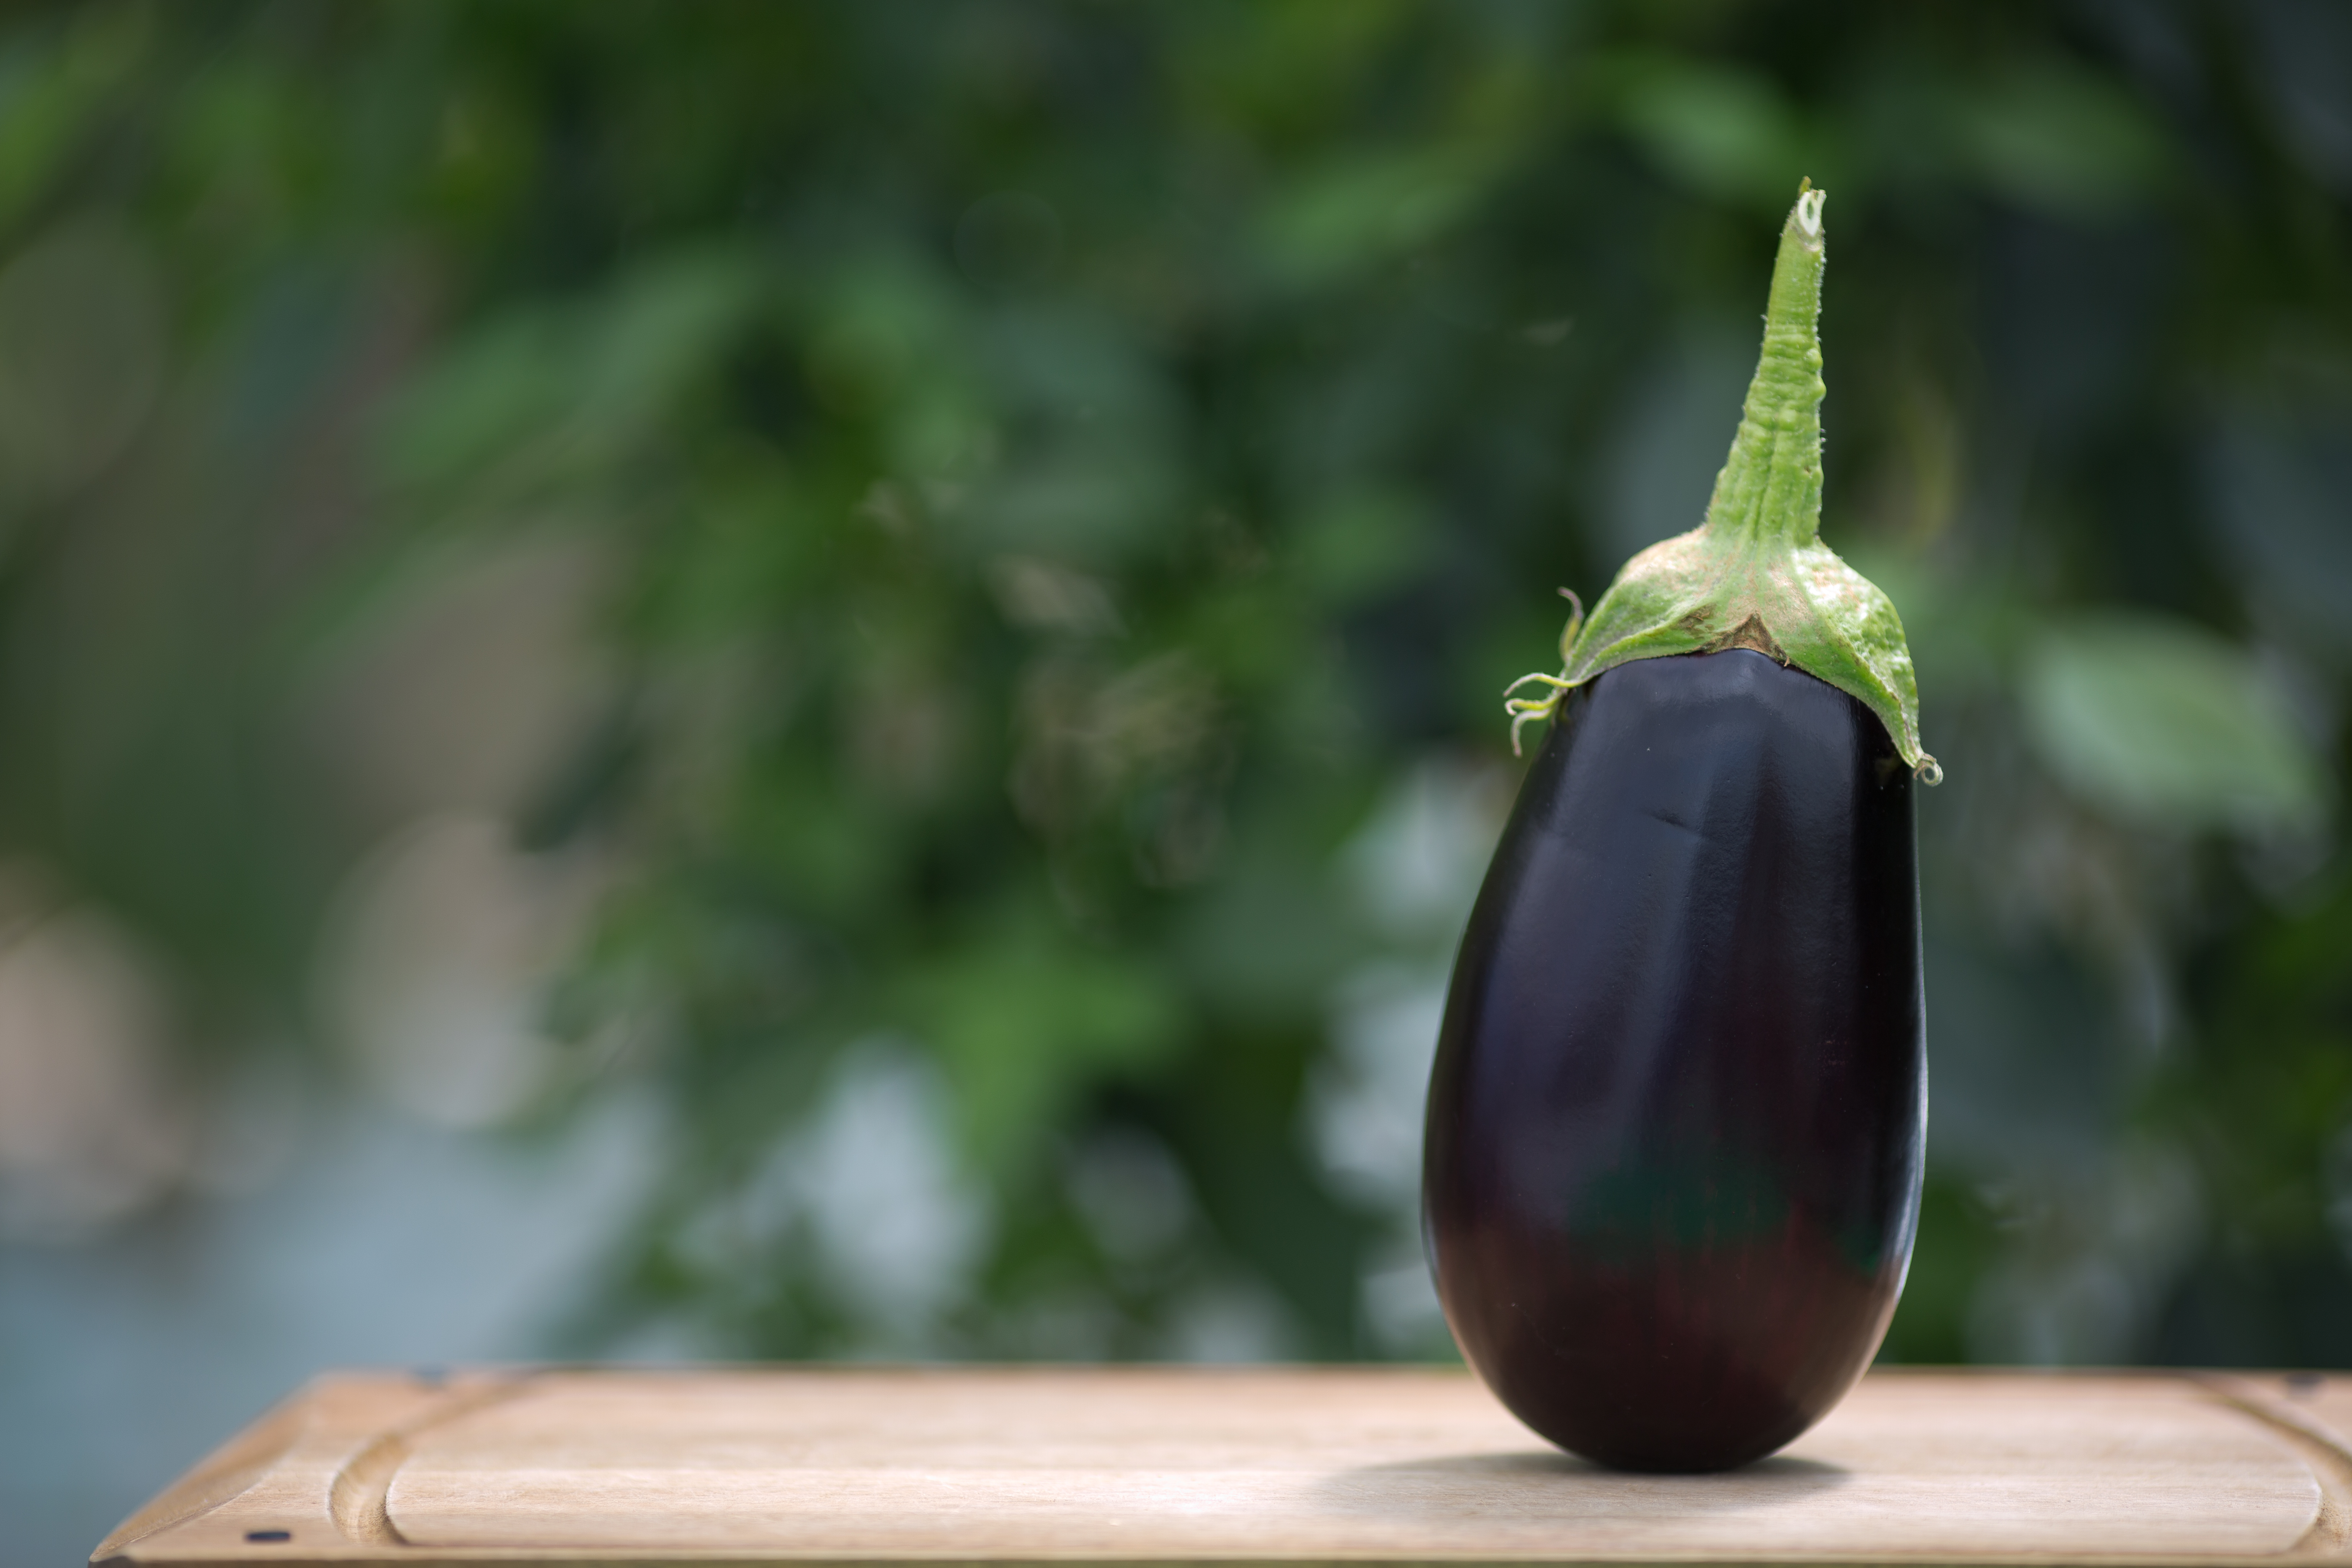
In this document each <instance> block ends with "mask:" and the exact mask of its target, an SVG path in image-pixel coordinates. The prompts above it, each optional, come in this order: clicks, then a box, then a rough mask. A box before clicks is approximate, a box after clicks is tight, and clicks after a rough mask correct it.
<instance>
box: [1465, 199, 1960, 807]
mask: <svg viewBox="0 0 2352 1568" xmlns="http://www.w3.org/2000/svg"><path fill="white" fill-rule="evenodd" d="M1826 196H1827V193H1825V192H1822V191H1818V190H1815V189H1814V188H1813V185H1812V182H1811V181H1810V180H1808V181H1806V182H1805V183H1804V184H1801V185H1800V186H1799V187H1798V192H1797V205H1795V206H1794V207H1792V208H1791V209H1790V213H1789V221H1788V222H1787V223H1786V224H1785V225H1784V226H1782V227H1781V230H1780V256H1779V258H1778V259H1776V260H1775V261H1774V262H1773V265H1772V291H1771V295H1770V298H1769V303H1768V304H1767V306H1766V309H1765V313H1764V346H1763V350H1762V352H1761V353H1759V356H1758V358H1757V363H1756V379H1755V380H1754V381H1752V382H1750V383H1749V384H1748V401H1747V403H1746V405H1744V406H1743V407H1742V408H1741V410H1740V416H1739V431H1738V434H1737V435H1736V436H1734V437H1732V440H1731V455H1730V457H1729V458H1727V459H1726V460H1725V462H1724V465H1723V471H1722V472H1721V473H1719V474H1717V476H1716V480H1715V497H1714V499H1713V500H1710V501H1709V502H1708V503H1707V509H1706V521H1704V522H1702V523H1700V524H1699V525H1698V527H1696V528H1695V529H1693V530H1691V531H1689V532H1688V533H1684V534H1677V535H1676V536H1675V537H1674V538H1672V539H1668V540H1663V541H1661V542H1658V543H1656V544H1654V545H1652V546H1650V547H1649V548H1648V549H1647V550H1644V551H1643V552H1641V553H1640V554H1638V555H1636V556H1634V557H1633V559H1632V560H1631V561H1628V562H1627V563H1625V566H1624V570H1622V571H1621V572H1620V573H1618V574H1617V580H1616V581H1615V582H1614V583H1612V584H1610V585H1609V591H1608V592H1607V593H1606V594H1603V595H1601V602H1600V603H1599V604H1597V605H1593V606H1592V613H1591V615H1590V616H1587V615H1585V614H1584V613H1583V607H1582V605H1580V604H1579V605H1577V606H1576V610H1575V613H1574V614H1572V615H1571V616H1570V619H1569V623H1568V629H1567V630H1566V631H1564V632H1562V633H1561V634H1560V639H1559V641H1560V658H1561V659H1562V661H1563V662H1562V666H1561V668H1560V672H1559V674H1558V675H1543V674H1535V675H1524V676H1521V677H1520V678H1519V679H1517V680H1515V681H1513V682H1512V683H1511V685H1510V686H1509V688H1508V689H1506V690H1505V692H1504V694H1503V695H1504V699H1505V702H1504V708H1505V711H1506V712H1507V713H1508V714H1509V715H1510V718H1511V749H1512V750H1513V751H1515V752H1516V751H1517V749H1518V744H1519V731H1520V729H1521V728H1522V727H1523V726H1524V725H1526V724H1528V722H1529V721H1536V720H1549V719H1550V718H1551V716H1552V715H1553V714H1554V713H1555V712H1557V711H1558V710H1559V701H1560V698H1561V696H1562V695H1563V694H1564V693H1566V692H1568V691H1570V690H1571V689H1574V688H1576V687H1578V686H1581V685H1583V684H1584V683H1585V682H1586V681H1588V680H1591V679H1592V678H1593V677H1594V676H1596V675H1599V674H1600V673H1601V671H1603V670H1606V669H1613V668H1616V667H1617V666H1618V665H1621V664H1626V663H1630V662H1631V661H1633V660H1634V659H1637V658H1671V657H1674V656H1676V655H1680V654H1693V653H1717V652H1720V651H1721V650H1723V649H1725V648H1731V647H1749V648H1754V649H1756V650H1757V651H1759V652H1760V653H1766V654H1769V655H1770V656H1771V657H1772V658H1777V659H1779V660H1780V662H1781V663H1782V664H1784V665H1793V666H1795V667H1796V668H1799V669H1801V670H1803V671H1804V672H1805V673H1806V674H1808V675H1811V676H1813V677H1814V678H1816V679H1821V680H1825V681H1827V682H1828V683H1829V684H1831V685H1832V686H1834V687H1836V688H1837V689H1839V690H1841V691H1844V692H1847V693H1849V694H1851V695H1852V696H1853V697H1855V698H1856V699H1858V700H1861V701H1862V702H1863V703H1864V705H1865V706H1867V707H1868V708H1869V709H1870V710H1871V711H1872V712H1874V713H1875V714H1877V715H1878V717H1879V719H1880V721H1882V722H1884V723H1885V726H1886V730H1887V733H1888V734H1890V735H1892V736H1893V737H1894V739H1895V749H1896V750H1897V751H1899V752H1901V753H1902V755H1903V760H1904V761H1905V762H1906V763H1909V764H1910V766H1911V768H1912V770H1913V772H1914V773H1916V774H1917V775H1918V776H1919V779H1920V780H1921V782H1922V783H1925V784H1940V783H1942V782H1943V777H1944V771H1943V769H1942V768H1941V767H1939V766H1938V765H1937V762H1936V759H1935V758H1934V757H1932V756H1929V755H1928V754H1927V751H1926V750H1925V749H1924V748H1923V747H1922V746H1921V745H1920V743H1919V687H1918V681H1917V679H1916V676H1915V674H1914V673H1913V670H1912V668H1911V649H1910V646H1909V644H1908V643H1907V642H1906V640H1905V638H1904V636H1903V621H1902V617H1901V616H1897V615H1896V614H1895V606H1894V605H1893V604H1892V603H1891V602H1889V600H1888V599H1887V597H1886V595H1885V594H1883V593H1881V592H1879V590H1878V589H1877V587H1876V586H1875V585H1874V584H1872V583H1871V582H1870V581H1869V580H1868V579H1866V578H1864V576H1863V575H1862V574H1860V573H1859V572H1856V571H1855V570H1854V569H1853V567H1851V566H1848V565H1847V564H1846V563H1844V562H1843V561H1842V560H1840V559H1839V558H1838V555H1837V552H1835V551H1833V550H1832V549H1831V548H1830V547H1829V546H1828V545H1826V544H1823V543H1822V542H1821V526H1822V397H1823V396H1824V395H1826V394H1827V392H1828V388H1827V386H1826V385H1824V384H1823V383H1822V342H1821V332H1820V321H1821V313H1822V268H1823V265H1824V263H1825V261H1826V260H1827V258H1828V234H1827V231H1826V229H1825V228H1824V227H1823V226H1822V205H1823V203H1824V201H1825V200H1826ZM1563 592H1564V590H1563ZM1573 597H1574V596H1573V595H1570V598H1571V599H1573ZM1530 685H1532V686H1537V687H1540V688H1542V694H1541V695H1539V696H1533V697H1522V696H1518V695H1517V692H1519V691H1520V690H1521V689H1523V688H1526V687H1528V686H1530Z"/></svg>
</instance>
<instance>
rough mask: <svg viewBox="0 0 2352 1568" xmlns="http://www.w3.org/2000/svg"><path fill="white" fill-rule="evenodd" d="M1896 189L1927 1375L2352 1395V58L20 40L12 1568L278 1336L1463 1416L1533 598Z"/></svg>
mask: <svg viewBox="0 0 2352 1568" xmlns="http://www.w3.org/2000/svg"><path fill="white" fill-rule="evenodd" d="M1801 175H1810V176H1811V178H1812V179H1813V180H1814V181H1815V183H1817V184H1822V185H1824V186H1826V187H1827V189H1828V190H1829V191H1830V193H1831V199H1830V203H1829V207H1828V212H1827V217H1828V224H1829V230H1830V234H1831V238H1832V258H1833V259H1832V269H1831V272H1830V275H1829V283H1828V294H1827V306H1826V312H1825V315H1824V319H1823V323H1822V334H1823V337H1824V340H1825V344H1826V353H1827V363H1828V371H1827V374H1828V381H1829V385H1830V399H1829V403H1828V405H1827V408H1826V410H1825V418H1826V421H1827V424H1828V427H1829V430H1830V433H1831V440H1830V446H1829V497H1828V504H1827V510H1826V513H1825V519H1824V530H1823V531H1824V536H1825V537H1826V538H1827V539H1828V540H1829V541H1830V542H1832V544H1833V545H1834V546H1836V547H1837V548H1838V549H1840V550H1841V551H1842V552H1845V553H1846V554H1847V555H1848V557H1849V559H1851V560H1853V562H1854V563H1856V564H1857V565H1858V566H1859V567H1861V568H1862V569H1863V570H1864V572H1865V573H1867V574H1870V575H1871V576H1873V577H1874V578H1875V579H1876V580H1877V581H1878V582H1879V583H1880V584H1882V585H1884V586H1885V587H1886V588H1887V589H1888V590H1889V591H1890V592H1891V593H1892V594H1893V595H1894V596H1895V600H1896V602H1897V603H1898V604H1899V605H1901V607H1902V609H1903V612H1904V615H1905V617H1906V621H1907V622H1908V624H1909V627H1910V632H1911V638H1912V644H1913V647H1914V650H1915V652H1916V657H1917V661H1918V666H1919V670H1920V680H1921V687H1922V689H1923V693H1924V699H1925V712H1926V734H1927V742H1928V744H1929V746H1930V747H1931V748H1932V749H1933V750H1934V751H1935V752H1936V753H1937V755H1938V756H1939V757H1940V758H1941V759H1942V760H1943V762H1944V763H1945V765H1946V767H1947V769H1948V773H1949V780H1950V782H1948V784H1946V785H1945V786H1944V787H1943V788H1941V789H1940V790H1937V791H1933V792H1924V793H1923V794H1922V796H1921V801H1920V833H1921V839H1922V848H1923V853H1924V877H1925V900H1926V918H1927V933H1928V934H1927V942H1928V951H1927V968H1928V989H1929V995H1930V1018H1931V1025H1930V1039H1931V1052H1932V1058H1933V1063H1934V1068H1933V1071H1934V1117H1933V1125H1932V1132H1931V1148H1930V1160H1931V1173H1930V1177H1929V1184H1928V1189H1927V1206H1926V1213H1925V1218H1924V1221H1923V1224H1922V1228H1921V1232H1920V1237H1919V1244H1918V1254H1917V1261H1916V1266H1915V1268H1914V1269H1913V1272H1912V1276H1911V1281H1910V1287H1909V1291H1908V1293H1907V1295H1906V1297H1905V1300H1904V1303H1903V1307H1902V1310H1901V1312H1900V1315H1899V1316H1898V1317H1897V1319H1896V1321H1895V1328H1894V1331H1893V1334H1892V1336H1891V1338H1890V1339H1889V1341H1888V1342H1887V1348H1886V1351H1885V1355H1886V1356H1887V1357H1888V1358H1891V1359H1895V1360H1910V1361H1969V1360H1975V1361H2000V1362H2023V1363H2241V1364H2246V1363H2258V1364H2287V1365H2295V1364H2323V1365H2343V1364H2347V1363H2352V956H2347V955H2352V858H2347V852H2346V849H2345V847H2344V841H2343V837H2342V835H2341V831H2340V830H2341V809H2340V808H2341V793H2340V781H2341V780H2342V778H2343V776H2344V769H2345V764H2346V761H2347V757H2346V741H2345V723H2344V718H2345V714H2344V704H2345V700H2346V698H2347V694H2352V612H2347V600H2352V11H2347V10H2346V9H2344V8H2343V7H2341V6H2339V5H2332V4H2328V3H2326V0H2245V3H2242V4H2235V5H2219V4H2206V3H2200V0H2072V3H2069V4H2062V5H2040V4H2035V5H2028V4H2022V3H2016V4H2000V3H1996V4H1987V3H1985V0H1945V3H1930V4H1922V5H1906V6H1899V7H1891V6H1879V5H1863V4H1859V3H1856V4H1847V5H1833V4H1818V3H1817V4H1809V5H1797V4H1793V3H1790V4H1760V3H1759V4H1740V3H1737V0H1675V3H1673V4H1648V5H1630V4H1614V5H1612V4H1601V3H1594V4H1586V5H1568V4H1555V3H1550V0H1445V3H1444V4H1439V3H1436V0H1428V3H1422V4H1415V3H1407V0H1282V3H1269V4H1260V3H1244V0H1183V3H1182V4H1176V3H1172V0H1171V3H1164V4H1131V5H1111V4H1107V3H1101V0H1068V3H1064V4H1050V3H1045V0H1034V3H1025V4H1014V3H1011V0H999V3H989V0H959V3H946V0H942V3H939V4H923V5H916V4H866V3H863V0H856V3H853V0H837V3H831V4H807V5H794V6H778V5H754V4H741V5H735V4H723V3H715V0H714V3H706V4H701V5H692V6H682V5H653V4H635V3H621V0H607V3H605V4H602V5H596V6H593V7H586V6H576V5H557V4H552V3H547V4H534V3H525V0H499V3H479V4H474V5H448V4H430V3H418V4H409V5H398V6H394V5H365V4H341V5H316V4H310V5H296V4H275V5H229V4H213V3H184V4H176V5H161V4H121V3H110V0H97V3H86V4H77V5H70V6H51V7H38V6H16V7H12V8H10V9H9V10H8V11H7V12H6V14H5V17H0V1517H5V1518H6V1520H7V1521H8V1525H9V1528H8V1529H7V1531H5V1533H0V1562H5V1563H9V1564H16V1563H27V1564H29V1563H59V1562H70V1561H78V1560H79V1558H80V1557H81V1556H82V1555H83V1554H84V1553H86V1552H88V1550H89V1547H90V1546H91V1545H92V1544H93V1543H94V1542H96V1540H97V1539H98V1537H99V1536H100V1534H102V1533H103V1532H104V1531H106V1530H107V1529H108V1528H109V1527H110V1525H111V1524H112V1523H113V1521H115V1520H116V1519H117V1518H119V1517H120V1516H121V1515H122V1514H123V1513H125V1512H126V1511H128V1510H130V1509H131V1507H132V1506H133V1505H134V1504H135V1503H136V1502H138V1501H139V1500H141V1499H142V1497H143V1496H144V1495H145V1494H147V1493H149V1492H150V1491H152V1489H155V1488H157V1487H159V1486H161V1485H162V1484H163V1482H164V1481H165V1480H166V1479H169V1477H170V1476H171V1475H172V1474H173V1473H174V1472H175V1471H177V1470H178V1469H179V1468H182V1467H183V1466H184V1465H185V1464H186V1463H188V1462H189V1461H191V1460H193V1459H194V1458H195V1457H196V1455H197V1454H198V1453H199V1452H201V1451H202V1450H203V1449H204V1448H205V1447H207V1446H209V1445H210V1444H211V1443H212V1442H213V1441H215V1440H216V1439H217V1438H219V1437H221V1436H224V1435H226V1433H227V1432H228V1431H229V1430H230V1429H231V1428H232V1427H233V1426H236V1425H237V1424H239V1423H241V1422H243V1421H245V1420H246V1419H247V1418H249V1417H250V1416H251V1415H254V1414H255V1413H256V1412H257V1410H258V1409H259V1408H260V1407H261V1406H263V1405H265V1404H267V1403H268V1402H269V1401H270V1400H272V1399H274V1398H275V1397H277V1396H278V1394H281V1393H283V1392H284V1391H285V1390H286V1389H288V1388H289V1387H290V1386H291V1385H292V1384H294V1383H296V1382H297V1381H298V1380H299V1379H300V1378H301V1377H302V1376H304V1375H305V1374H306V1373H309V1372H310V1371H311V1370H312V1369H313V1368H315V1367H317V1366H320V1365H321V1364H325V1363H394V1364H398V1363H438V1362H444V1361H457V1360H469V1359H480V1358H515V1357H543V1356H590V1355H593V1356H612V1357H630V1358H640V1359H662V1358H675V1357H734V1356H782V1357H793V1356H887V1357H919V1356H951V1357H1050V1358H1095V1357H1171V1358H1183V1357H1195V1358H1208V1359H1220V1360H1230V1359H1248V1358H1266V1357H1308V1358H1381V1357H1407V1358H1423V1357H1443V1356H1447V1355H1450V1354H1451V1353H1452V1352H1451V1351H1450V1348H1449V1346H1448V1343H1447V1341H1446V1339H1445V1335H1444V1327H1443V1324H1442V1322H1441V1321H1440V1320H1439V1318H1438V1316H1437V1313H1436V1310H1435V1304H1434V1300H1433V1296H1432V1293H1431V1290H1430V1288H1429V1286H1428V1283H1427V1281H1426V1278H1425V1275H1424V1272H1423V1264H1422V1261H1421V1254H1420V1247H1419V1242H1418V1239H1417V1235H1416V1225H1415V1215H1414V1197H1415V1188H1416V1182H1417V1170H1416V1163H1417V1158H1418V1145H1419V1115H1420V1104H1421V1095H1422V1089H1423V1078H1424V1076H1425V1073H1426V1070H1427V1064H1428V1059H1429V1057H1430V1053H1431V1049H1432V1044H1433V1034H1434V1026H1435V1018H1436V1014H1437V1010H1438V1006H1439V1003H1440V999H1441V996H1442V993H1443V986H1444V978H1445V973H1446V966H1447V963H1448V960H1449V958H1450V956H1451V951H1452V947H1453V943H1454V939H1455V937H1456V935H1457V933H1458V931H1459V928H1460V924H1461V921H1462V920H1463V918H1464V915H1465V911H1466V909H1467V906H1468V901H1469V900H1470V898H1471V897H1472V895H1473V893H1474V892H1475V889H1476V885H1477V880H1478V878H1479V876H1480V874H1481V872H1482V870H1483V868H1484V865H1485V861H1486V855H1487V853H1488V852H1489V849H1490V848H1491V846H1492V844H1493V841H1494V837H1495V835H1496V830H1497V828H1498V826H1499V823H1500V820H1501V816H1502V813H1503V812H1504V811H1505V810H1506V809H1507V806H1508V804H1509V801H1510V798H1511V795H1512V792H1513V789H1514V788H1515V785H1516V781H1517V769H1518V767H1519V766H1520V765H1521V764H1519V763H1517V762H1515V761H1514V759H1513V758H1512V756H1511V754H1510V750H1509V746H1508V743H1507V742H1508V734H1507V723H1506V721H1505V720H1504V717H1503V713H1502V706H1501V691H1502V688H1503V686H1504V683H1505V682H1507V680H1509V679H1511V678H1512V677H1514V676H1517V675H1519V674H1521V673H1522V672H1524V671H1527V670H1529V669H1537V668H1553V666H1554V661H1555V658H1556V650H1555V638H1556V637H1557V636H1558V634H1559V626H1560V622H1561V620H1562V618H1563V605H1562V604H1561V602H1560V600H1559V598H1558V597H1557V596H1556V595H1555V593H1554V590H1555V588H1556V587H1558V586H1560V585H1566V586H1570V587H1573V588H1576V589H1578V590H1580V591H1581V592H1582V593H1583V594H1584V595H1585V596H1586V597H1587V599H1588V600H1590V599H1591V597H1592V596H1593V595H1597V594H1598V593H1599V591H1600V590H1601V588H1603V587H1604V586H1605V585H1606V584H1607V583H1608V582H1609V580H1610V578H1611V576H1612V574H1614V573H1615V571H1616V569H1617V567H1618V566H1619V564H1620V563H1622V561H1623V560H1624V558H1625V557H1626V556H1627V555H1628V554H1630V553H1631V552H1633V551H1634V550H1636V549H1638V548H1639V547H1641V546H1643V545H1644V544H1647V543H1649V542H1652V541H1654V540H1656V539H1659V538H1661V537H1664V536H1665V535H1667V534H1669V533H1673V532H1677V531H1682V530H1684V529H1685V528H1687V527H1690V526H1691V525H1693V524H1694V523H1696V521H1698V518H1699V516H1700V514H1701V511H1702V510H1703V508H1704V506H1705V503H1706V497H1707V493H1708V490H1709V488H1710V486H1711V483H1712V480H1713V477H1714V474H1715V471H1716V468H1717V466H1718V465H1719V464H1720V462H1721V460H1722V456H1723V453H1724V451H1725V449H1726V447H1727V445H1728V442H1729V439H1730V436H1731V431H1732V428H1733V426H1734V424H1735V422H1736V419H1737V416H1738V403H1739V399H1740V396H1741V393H1742V391H1743V389H1744V385H1745V382H1746V379H1747V376H1748V372H1749V370H1750V369H1751V368H1752V366H1753V363H1754V353H1755V345H1756V340H1757V336H1758V320H1759V312H1760V310H1761V308H1762V301H1763V298H1764V289H1765V284H1766V280H1767V277H1768V274H1769V266H1770V258H1771V255H1772V247H1773V243H1774V239H1775V237H1776V235H1777V233H1778V230H1779V227H1780V220H1781V217H1782V215H1783V214H1784V213H1785V212H1786V210H1787V208H1788V205H1789V204H1790V200H1791V198H1792V195H1793V194H1794V191H1795V189H1796V185H1797V181H1798V179H1799V177H1800V176H1801Z"/></svg>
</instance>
